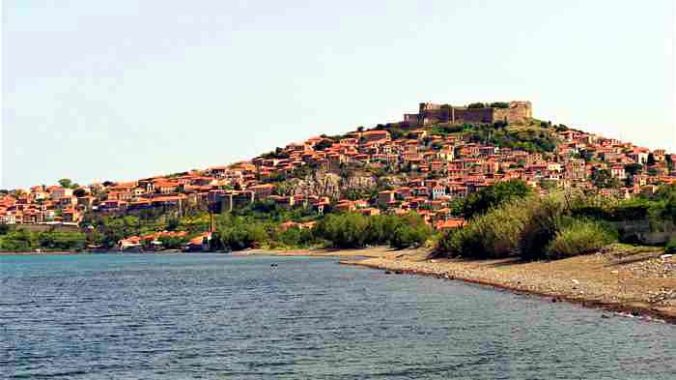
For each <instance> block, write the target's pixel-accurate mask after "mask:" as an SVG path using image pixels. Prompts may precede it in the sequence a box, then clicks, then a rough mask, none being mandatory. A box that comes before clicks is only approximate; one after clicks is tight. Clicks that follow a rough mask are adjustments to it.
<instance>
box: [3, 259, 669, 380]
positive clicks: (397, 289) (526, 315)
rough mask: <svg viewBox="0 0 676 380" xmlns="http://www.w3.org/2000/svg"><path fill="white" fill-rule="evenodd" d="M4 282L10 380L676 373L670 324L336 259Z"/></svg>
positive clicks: (36, 273)
mask: <svg viewBox="0 0 676 380" xmlns="http://www.w3.org/2000/svg"><path fill="white" fill-rule="evenodd" d="M271 263H278V267H276V268H275V267H271V266H270V264H271ZM0 280H1V282H0V292H1V294H0V326H1V328H0V373H2V376H4V377H6V378H36V379H39V378H69V379H71V378H74V379H78V378H82V379H84V378H86V379H127V378H130V379H188V378H205V379H212V378H252V379H254V378H255V379H258V378H282V379H284V378H294V379H295V378H313V379H353V378H387V379H396V378H401V379H421V378H439V379H444V378H474V379H483V378H490V379H493V378H495V379H508V378H513V379H520V378H531V379H534V378H538V379H554V378H562V379H563V378H566V379H575V378H584V379H602V378H616V379H631V378H636V379H667V378H672V379H673V378H674V375H675V373H676V372H675V371H676V363H675V360H676V359H675V357H676V343H675V341H676V328H675V327H674V326H672V325H667V324H661V323H651V322H645V321H640V320H635V319H627V318H621V317H614V318H611V319H602V318H601V317H600V316H601V314H602V312H600V311H598V310H591V309H585V308H581V307H579V306H575V305H570V304H563V303H555V304H552V303H549V302H546V301H544V300H543V299H541V298H534V297H527V296H519V295H514V294H511V293H507V292H500V291H496V290H493V289H487V288H483V287H479V286H473V285H467V284H463V283H459V282H452V281H444V280H439V279H434V278H429V277H420V276H408V275H403V276H396V275H385V274H384V273H383V272H381V271H376V270H370V269H364V268H357V267H346V266H341V265H337V264H336V262H335V260H332V259H307V258H298V257H294V258H280V257H231V256H227V255H217V254H189V255H185V254H183V255H181V254H176V255H173V254H167V255H119V254H105V255H78V256H3V257H0Z"/></svg>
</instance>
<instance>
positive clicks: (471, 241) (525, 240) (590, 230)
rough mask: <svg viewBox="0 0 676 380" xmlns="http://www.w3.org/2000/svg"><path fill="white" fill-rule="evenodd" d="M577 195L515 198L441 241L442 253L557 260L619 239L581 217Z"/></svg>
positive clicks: (464, 255) (471, 256)
mask: <svg viewBox="0 0 676 380" xmlns="http://www.w3.org/2000/svg"><path fill="white" fill-rule="evenodd" d="M577 201H578V199H577V198H576V196H575V195H571V194H564V193H555V194H551V195H548V196H547V197H544V198H537V197H535V196H531V197H526V198H523V199H518V200H514V201H511V202H508V203H506V204H503V205H501V206H499V207H497V208H494V209H492V210H490V211H488V212H487V213H486V214H483V215H481V216H477V217H475V218H473V219H471V220H470V222H469V224H468V225H467V227H465V228H464V229H461V230H457V231H452V232H450V233H448V234H446V235H444V236H443V237H442V238H440V239H439V242H438V244H437V255H440V256H451V257H468V258H480V259H488V258H505V257H516V256H519V257H522V258H524V259H533V260H537V259H554V258H561V257H568V256H573V255H578V254H583V253H587V252H591V251H593V250H596V249H598V248H601V247H603V246H604V245H606V244H609V243H611V242H613V241H615V240H616V239H617V236H616V233H615V232H614V231H612V230H611V229H610V228H607V227H606V226H605V225H604V224H602V223H600V222H594V221H590V220H585V219H576V218H574V217H573V216H572V214H571V211H570V210H571V205H572V204H574V203H575V202H577Z"/></svg>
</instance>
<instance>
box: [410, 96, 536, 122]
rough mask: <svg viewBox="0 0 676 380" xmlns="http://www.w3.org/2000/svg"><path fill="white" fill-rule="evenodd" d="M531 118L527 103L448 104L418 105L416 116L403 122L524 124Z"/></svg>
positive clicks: (531, 112) (412, 115) (531, 113)
mask: <svg viewBox="0 0 676 380" xmlns="http://www.w3.org/2000/svg"><path fill="white" fill-rule="evenodd" d="M532 117H533V109H532V105H531V103H530V102H529V101H511V102H509V103H504V102H495V103H490V104H484V103H472V104H470V105H467V106H465V107H456V106H452V105H449V104H434V103H420V109H419V111H418V113H417V114H405V115H404V121H405V122H408V123H414V124H417V125H428V124H433V123H494V122H498V121H504V122H507V123H510V124H511V123H517V124H519V123H525V122H526V121H528V120H529V119H530V118H532Z"/></svg>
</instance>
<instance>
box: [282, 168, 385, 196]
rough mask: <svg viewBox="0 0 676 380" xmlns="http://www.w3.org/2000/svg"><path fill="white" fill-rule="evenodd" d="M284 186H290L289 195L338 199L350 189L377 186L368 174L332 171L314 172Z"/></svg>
mask: <svg viewBox="0 0 676 380" xmlns="http://www.w3.org/2000/svg"><path fill="white" fill-rule="evenodd" d="M286 186H287V187H291V188H292V190H289V193H290V194H289V195H291V194H295V195H305V196H318V197H329V198H330V199H333V200H338V199H341V198H342V197H343V195H344V194H345V193H346V192H349V191H351V190H354V191H371V190H374V189H375V188H376V187H377V180H376V178H375V177H373V176H370V175H350V176H348V177H341V176H339V175H338V174H334V173H322V172H316V173H313V174H312V175H309V176H307V177H306V178H304V179H295V181H294V182H292V183H288V184H287V185H286ZM285 191H286V189H285Z"/></svg>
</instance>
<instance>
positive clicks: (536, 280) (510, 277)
mask: <svg viewBox="0 0 676 380" xmlns="http://www.w3.org/2000/svg"><path fill="white" fill-rule="evenodd" d="M615 253H616V252H605V253H601V252H600V253H596V254H590V255H584V256H576V257H572V258H568V259H563V260H557V261H548V262H544V261H541V262H520V261H518V260H514V259H502V260H461V259H427V254H428V252H427V251H426V250H424V249H415V250H414V249H411V250H401V251H397V250H392V249H389V248H386V247H374V248H364V249H354V250H325V249H322V250H293V251H264V250H250V251H248V252H242V253H240V254H241V255H269V256H308V257H336V258H338V259H339V264H341V265H353V266H361V267H367V268H371V269H380V270H384V271H386V272H390V273H391V274H393V275H395V274H414V275H423V276H432V277H435V278H441V279H446V280H459V281H463V282H466V283H471V284H477V285H482V286H488V287H491V288H495V289H500V290H505V291H510V292H512V293H517V294H528V295H534V296H538V297H543V298H548V299H549V301H550V302H564V301H565V302H569V303H574V304H578V305H581V306H583V307H589V308H596V309H602V310H606V311H608V312H612V313H617V314H620V315H622V316H627V317H640V318H643V319H646V320H656V321H663V322H666V323H670V324H676V274H675V273H674V271H673V268H672V265H673V263H674V262H673V261H672V258H671V257H669V258H668V259H661V258H660V256H661V255H659V252H658V251H652V252H636V253H634V254H631V255H629V256H627V257H625V259H624V260H625V261H624V262H621V261H620V262H615V259H614V256H613V254H615ZM660 261H663V262H664V263H663V264H664V265H666V266H667V273H666V275H665V277H659V278H657V277H656V276H654V273H652V272H649V273H647V274H645V273H639V272H637V270H636V267H637V266H639V267H640V266H642V265H648V264H649V265H651V266H655V265H656V264H660V263H659V262H660ZM646 263H647V264H646ZM615 268H618V269H615ZM637 273H638V274H637ZM655 296H657V297H655ZM606 317H607V316H606Z"/></svg>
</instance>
